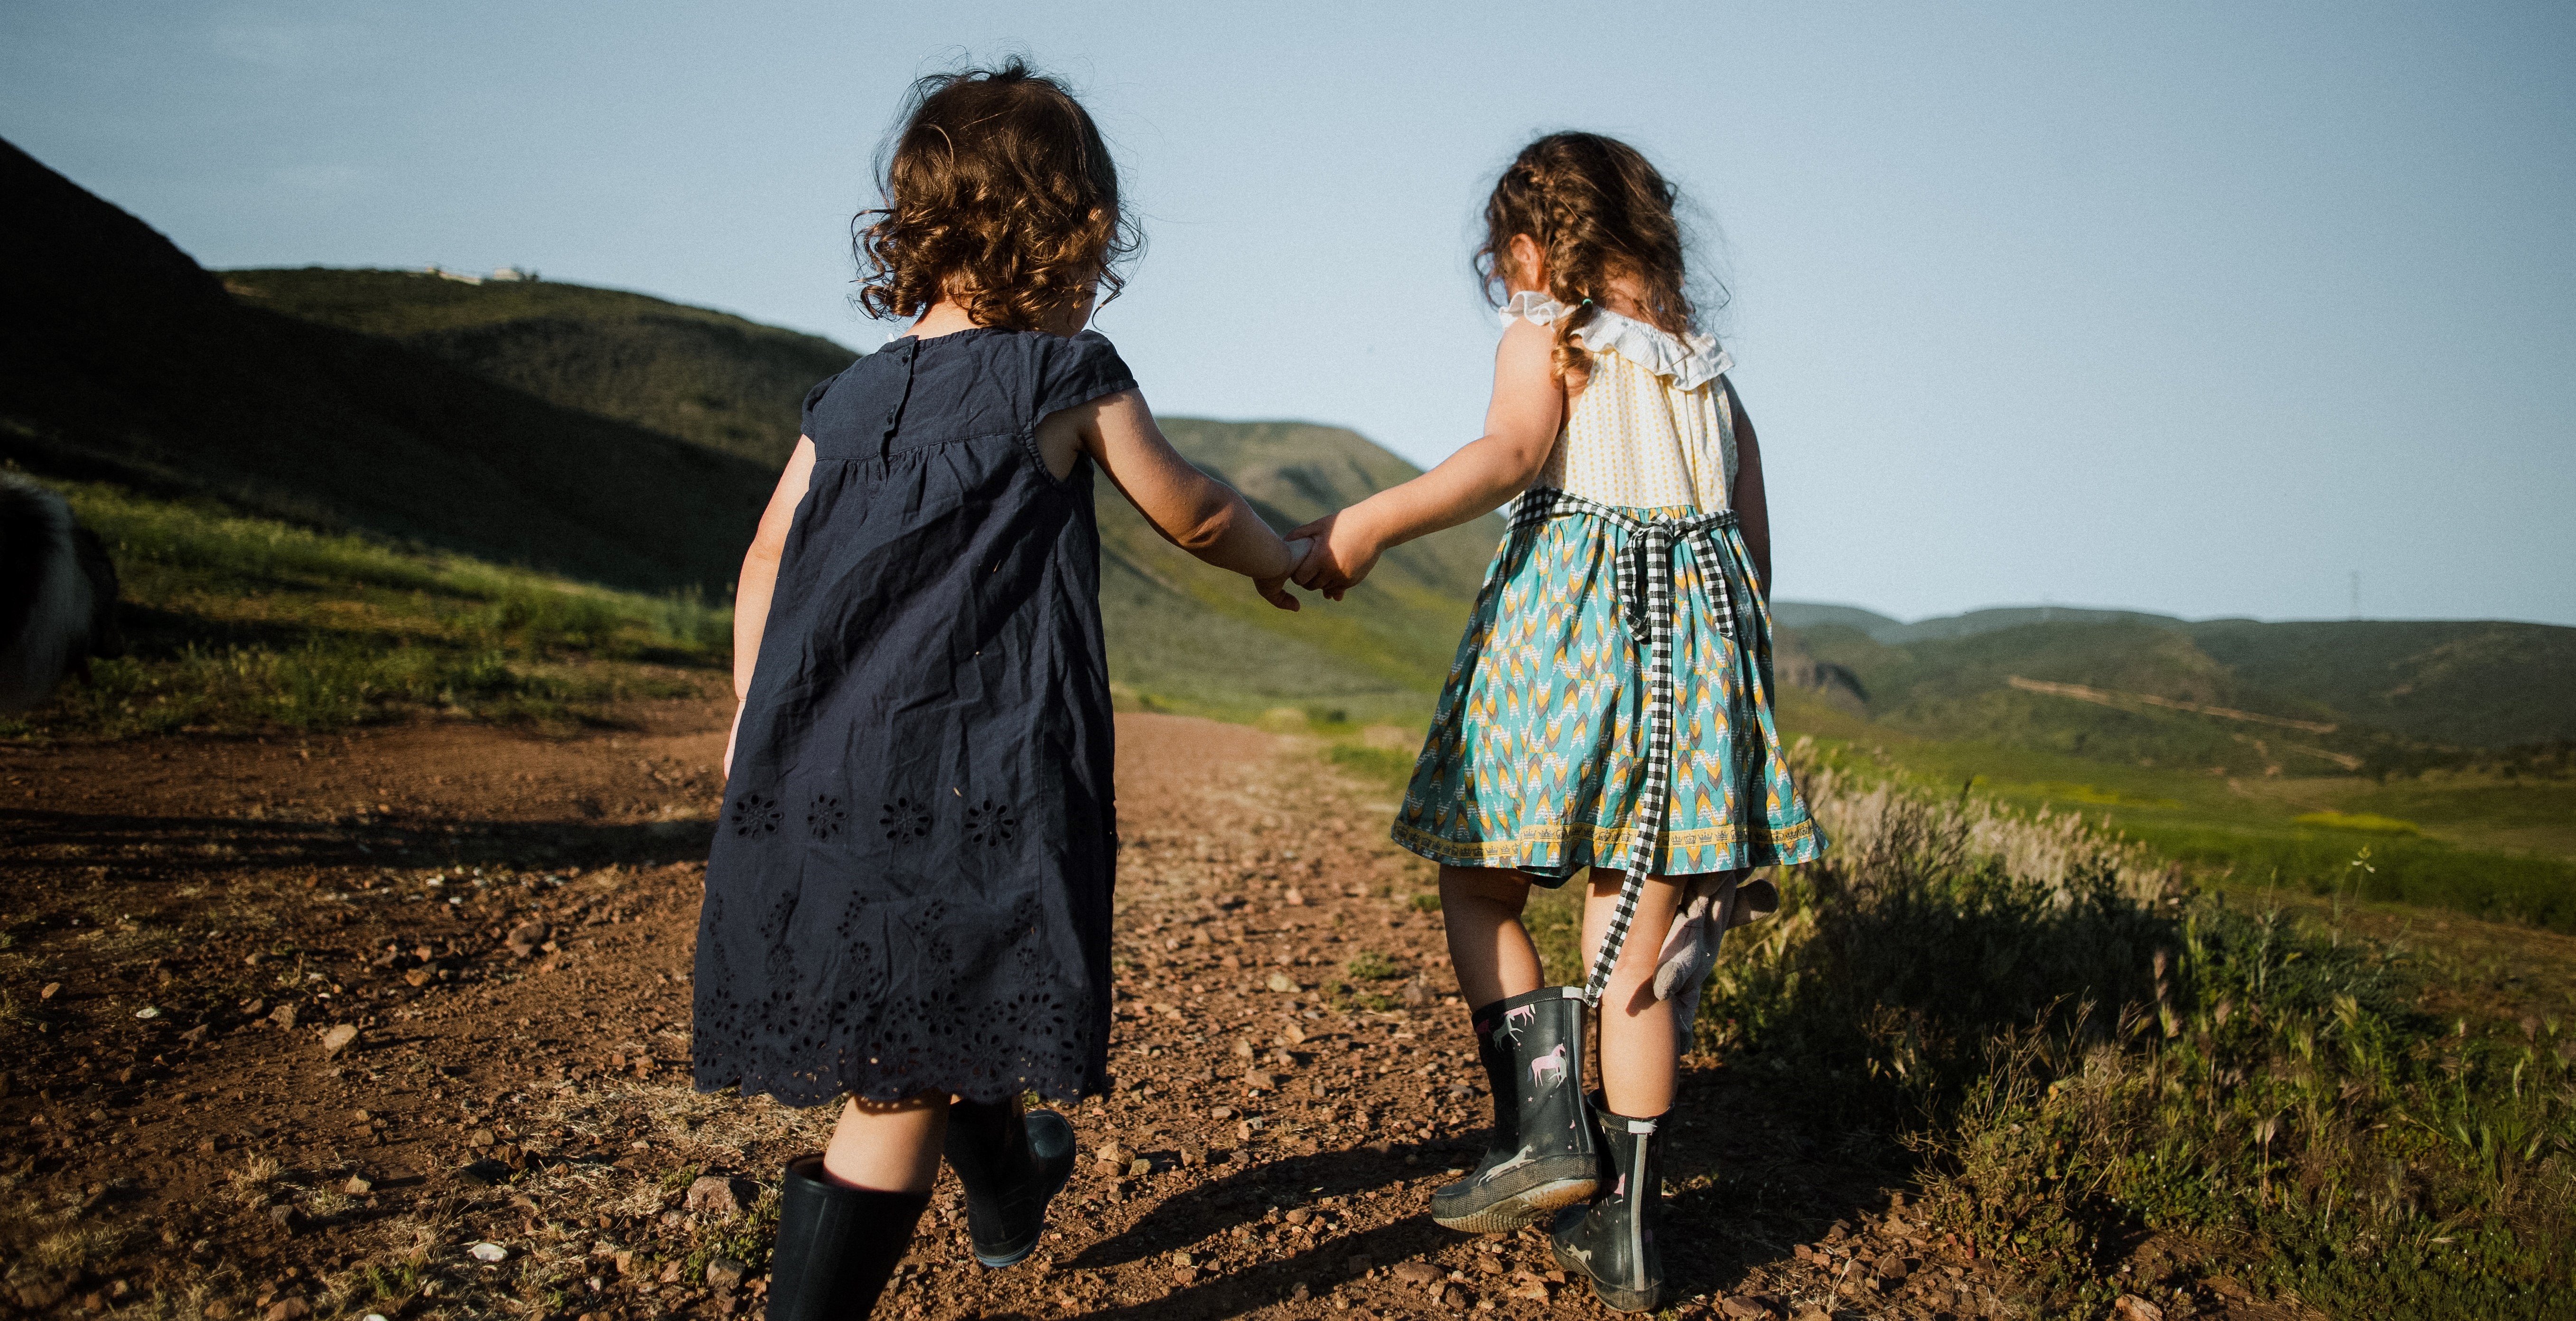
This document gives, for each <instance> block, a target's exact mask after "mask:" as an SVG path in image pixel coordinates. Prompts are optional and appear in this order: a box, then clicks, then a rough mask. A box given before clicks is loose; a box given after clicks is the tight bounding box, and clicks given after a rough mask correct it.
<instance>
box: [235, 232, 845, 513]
mask: <svg viewBox="0 0 2576 1321" xmlns="http://www.w3.org/2000/svg"><path fill="white" fill-rule="evenodd" d="M223 280H224V287H225V288H226V289H228V290H230V291H231V292H232V294H233V295H234V296H235V297H236V298H237V299H239V300H241V301H242V302H245V303H247V304H249V305H251V306H253V307H262V308H268V309H271V310H274V311H278V312H283V313H285V314H286V315H288V316H291V317H295V318H297V319H298V320H302V321H309V322H313V323H316V324H319V325H325V326H331V327H334V328H337V329H340V330H347V331H352V332H355V333H357V334H361V335H368V336H373V337H375V338H378V339H385V340H391V341H392V342H394V343H397V344H400V345H402V346H403V347H405V348H409V349H413V350H415V351H418V352H420V353H423V354H426V355H428V356H430V357H433V358H436V359H438V360H440V361H441V362H445V363H448V364H450V365H452V366H455V367H458V368H461V369H463V370H465V371H469V372H472V373H473V374H475V375H477V376H480V377H483V378H484V379H486V380H489V381H492V382H495V383H497V384H500V385H505V386H508V387H510V388H512V389H515V390H519V391H522V392H524V393H526V394H529V395H533V396H535V397H537V398H540V399H544V400H546V401H547V402H549V403H552V404H555V405H556V406H558V407H562V408H568V409H572V410H574V411H576V412H581V413H587V414H590V415H592V416H595V417H602V418H609V419H613V420H616V421H620V422H627V423H632V424H633V425H635V426H639V427H643V428H645V429H647V430H651V431H656V432H660V433H661V434H663V435H666V436H672V437H675V438H678V439H681V440H686V441H689V442H691V443H694V444H697V445H700V446H703V447H705V448H707V449H711V450H714V451H716V452H718V453H721V454H729V455H734V456H737V457H740V458H745V459H749V460H751V461H752V462H754V463H756V464H759V465H761V466H763V467H766V468H768V469H770V470H771V471H773V472H774V471H775V470H776V469H777V468H778V467H779V466H780V465H782V464H784V463H786V462H787V455H788V452H789V451H790V450H793V449H794V448H795V447H796V419H797V403H798V401H800V400H802V399H803V398H804V396H805V391H806V390H807V389H809V388H811V387H812V386H813V384H814V383H815V382H816V381H819V380H822V379H823V378H824V377H826V376H830V375H831V374H833V373H834V372H837V371H839V370H841V369H842V368H844V367H847V366H849V365H850V360H851V359H852V358H853V357H856V356H857V355H856V354H855V353H853V352H852V351H851V350H849V349H846V348H843V347H842V346H841V345H838V344H835V343H833V342H832V341H830V340H828V339H823V338H821V337H819V336H814V335H802V334H798V333H796V332H795V331H792V330H781V329H779V328H777V327H776V326H764V325H761V324H760V323H758V322H756V321H745V320H743V319H742V318H741V317H737V316H730V315H727V314H725V313H722V312H712V311H709V310H707V309H705V308H700V307H686V306H683V305H681V304H678V303H668V302H664V301H663V300H661V299H659V298H649V297H646V296H645V295H643V294H630V293H624V292H621V291H618V290H615V289H593V288H590V287H588V286H585V285H578V284H556V283H545V282H537V281H530V282H507V283H502V282H493V283H486V284H480V285H469V284H464V283H460V282H458V281H454V280H449V279H444V278H441V277H439V276H437V275H432V274H429V273H427V272H419V271H367V270H331V269H325V268H322V267H308V268H305V269H300V270H235V271H225V272H223ZM782 401H783V404H784V406H783V407H782Z"/></svg>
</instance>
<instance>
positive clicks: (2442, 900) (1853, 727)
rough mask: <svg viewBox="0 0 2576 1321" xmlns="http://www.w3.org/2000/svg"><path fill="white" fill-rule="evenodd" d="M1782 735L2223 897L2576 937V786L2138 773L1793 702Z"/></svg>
mask: <svg viewBox="0 0 2576 1321" xmlns="http://www.w3.org/2000/svg"><path fill="white" fill-rule="evenodd" d="M1781 724H1782V726H1783V728H1784V729H1785V730H1786V731H1788V732H1791V733H1796V734H1805V735H1809V736H1812V737H1814V738H1815V739H1816V740H1817V741H1818V742H1819V743H1820V744H1822V745H1824V746H1826V747H1828V748H1832V749H1837V750H1843V751H1848V752H1850V753H1852V754H1855V755H1857V756H1860V757H1862V758H1864V759H1865V760H1867V761H1869V762H1870V763H1872V764H1875V765H1879V766H1883V767H1885V768H1887V769H1889V770H1890V771H1893V772H1896V773H1898V774H1900V775H1902V776H1904V777H1905V778H1907V779H1909V780H1912V781H1914V782H1917V783H1919V784H1922V785H1924V786H1926V787H1938V788H1941V789H1944V790H1946V791H1949V792H1954V793H1956V792H1965V793H1967V794H1969V795H1971V796H1974V797H1979V798H1992V799H1994V800H1996V801H1999V802H2004V803H2010V804H2013V805H2015V806H2018V807H2022V808H2026V809H2037V808H2040V807H2043V806H2045V807H2051V808H2055V809H2058V810H2062V811H2068V812H2075V813H2080V814H2082V815H2083V816H2085V817H2086V818H2087V819H2089V820H2092V821H2094V822H2097V823H2099V824H2101V825H2103V826H2105V827H2107V828H2110V829H2114V830H2117V831H2120V832H2122V833H2125V834H2127V835H2129V836H2130V837H2132V838H2135V839H2138V840H2140V841H2142V842H2145V843H2147V844H2149V845H2152V846H2153V847H2154V848H2155V849H2156V850H2157V851H2158V852H2159V853H2161V854H2163V855H2164V856H2166V857H2169V858H2172V859H2174V860H2175V861H2178V862H2181V863H2184V864H2186V865H2187V866H2190V867H2192V868H2193V869H2194V870H2195V872H2197V873H2198V874H2199V875H2201V876H2202V877H2204V878H2206V879H2207V880H2208V881H2209V882H2210V883H2212V884H2215V885H2219V886H2223V887H2229V888H2236V889H2244V888H2247V887H2262V886H2274V885H2277V886H2285V887H2289V888H2291V889H2294V890H2299V891H2303V892H2306V893H2310V894H2316V895H2334V894H2338V893H2341V894H2344V895H2347V896H2350V897H2352V898H2356V899H2365V900H2376V901H2384V902H2400V903H2409V904H2419V905H2427V906H2433V907H2440V908H2448V909H2454V910H2457V911H2460V912H2464V913H2469V914H2472V915H2475V916H2480V917H2486V918H2492V919H2496V920H2501V921H2512V922H2523V923H2529V924H2532V925H2537V926H2543V927H2547V928H2549V929H2551V930H2555V931H2563V932H2576V776H2571V775H2569V774H2567V773H2565V772H2564V771H2559V772H2557V773H2555V774H2540V775H2515V776H2509V775H2504V774H2500V773H2497V772H2494V771H2489V770H2479V769H2464V770H2457V771H2441V770H2435V771H2427V772H2424V773H2423V774H2421V775H2418V776H2414V777H2404V776H2398V777H2392V778H2390V779H2388V780H2386V781H2380V780H2376V779H2372V778H2370V777H2366V776H2359V775H2338V776H2303V777H2288V776H2279V777H2267V776H2259V775H2257V776H2241V775H2231V774H2226V773H2223V772H2221V773H2212V772H2211V771H2209V770H2205V769H2197V768H2183V767H2173V766H2137V765H2131V764H2123V763H2120V762H2115V761H2104V760H2096V759H2091V758H2084V757H2078V756H2074V755H2071V754H2067V753H2059V752H2051V751H2047V750H2044V749H2039V748H2031V747H2015V746H2010V745H2005V744H1998V743H1991V742H1979V741H1969V740H1938V739H1926V738H1920V737H1915V736H1912V735H1909V734H1907V733H1905V732H1903V731H1901V730H1895V729H1889V728H1887V727H1885V726H1882V725H1878V724H1875V723H1872V722H1869V721H1866V720H1862V719H1859V718H1857V717H1855V716H1853V715H1851V714H1850V713H1848V712H1846V711H1842V710H1838V709H1836V708H1833V707H1831V706H1828V705H1826V704H1824V703H1822V702H1820V701H1817V700H1815V699H1814V698H1813V697H1811V696H1810V695H1808V694H1804V693H1798V692H1791V693H1787V694H1784V697H1783V701H1782V706H1781ZM2337 817H2341V818H2344V819H2343V820H2341V821H2337V820H2336V818H2337ZM2353 818H2377V819H2376V820H2354V819H2353ZM2365 849H2366V850H2368V856H2367V857H2364V856H2363V850H2365Z"/></svg>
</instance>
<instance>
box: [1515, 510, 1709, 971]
mask: <svg viewBox="0 0 2576 1321" xmlns="http://www.w3.org/2000/svg"><path fill="white" fill-rule="evenodd" d="M1567 514H1590V515H1592V516H1593V517H1595V518H1599V519H1603V520H1605V521H1607V522H1611V523H1616V524H1618V525H1619V526H1620V527H1623V528H1626V529H1627V531H1628V548H1627V550H1626V552H1625V553H1623V554H1621V555H1620V556H1619V557H1618V560H1617V566H1618V582H1619V609H1620V612H1621V613H1622V614H1623V615H1624V616H1625V617H1626V619H1627V622H1628V636H1629V637H1630V638H1632V639H1638V640H1642V641H1644V642H1645V644H1646V652H1647V660H1646V755H1645V757H1644V758H1642V760H1643V762H1644V766H1643V767H1642V768H1641V773H1642V774H1643V775H1644V777H1645V783H1644V785H1643V786H1642V787H1640V789H1639V790H1638V794H1637V817H1636V823H1635V826H1634V827H1633V828H1632V829H1631V830H1630V831H1629V833H1628V875H1627V879H1626V880H1625V881H1624V882H1622V883H1621V884H1620V886H1619V904H1618V907H1617V908H1615V909H1613V910H1612V911H1611V914H1610V930H1609V933H1608V934H1607V935H1606V936H1605V937H1603V939H1602V941H1601V950H1600V952H1599V953H1598V954H1596V955H1594V956H1593V959H1592V972H1591V975H1589V976H1587V977H1586V978H1584V981H1583V1002H1584V1003H1585V1004H1586V1005H1597V1004H1599V1003H1601V993H1602V991H1604V990H1605V989H1607V988H1608V987H1609V985H1610V970H1611V969H1612V968H1613V967H1616V966H1617V965H1618V962H1619V951H1620V949H1621V948H1623V947H1624V946H1626V944H1627V943H1628V924H1629V923H1630V922H1631V921H1633V920H1635V918H1636V916H1637V900H1638V898H1639V897H1640V896H1642V895H1644V894H1645V892H1646V878H1647V877H1649V876H1651V875H1653V874H1654V871H1655V865H1656V864H1657V863H1658V862H1659V861H1660V860H1661V859H1662V858H1663V853H1664V827H1665V824H1666V818H1668V817H1669V816H1670V815H1671V812H1672V802H1671V799H1672V778H1673V720H1674V711H1673V708H1674V706H1675V701H1674V695H1673V548H1674V547H1675V546H1677V545H1680V544H1682V543H1684V542H1688V543H1689V544H1690V547H1691V550H1692V552H1693V555H1694V557H1695V558H1696V559H1697V560H1698V562H1699V571H1700V578H1701V581H1702V582H1704V583H1706V584H1707V585H1708V590H1709V596H1710V597H1711V599H1712V601H1713V602H1714V603H1715V605H1716V606H1717V620H1718V631H1719V632H1720V633H1722V634H1723V635H1724V636H1725V637H1726V638H1727V639H1728V640H1729V641H1734V640H1736V639H1737V633H1736V618H1737V610H1736V603H1735V584H1734V581H1733V579H1732V578H1731V577H1730V576H1729V575H1728V574H1727V573H1726V571H1725V569H1724V567H1723V566H1724V564H1725V561H1724V560H1722V559H1720V558H1718V550H1717V538H1716V537H1715V536H1714V535H1713V534H1714V533H1715V531H1716V530H1717V529H1719V528H1728V527H1733V526H1735V521H1736V520H1735V512H1734V511H1733V510H1722V511H1720V512H1718V513H1714V514H1697V515H1693V516H1692V517H1689V518H1676V519H1647V518H1639V517H1637V516H1636V514H1635V512H1634V511H1631V510H1626V509H1621V508H1618V507H1616V506H1613V505H1605V504H1602V503H1600V502H1598V501H1594V500H1586V499H1584V498H1583V497H1582V496H1579V495H1574V494H1571V493H1569V492H1565V491H1559V490H1555V489H1553V488H1550V487H1543V486H1540V487H1532V488H1530V490H1529V491H1527V492H1526V493H1524V494H1523V495H1522V496H1521V498H1520V503H1519V505H1518V506H1517V507H1515V508H1514V509H1513V511H1512V532H1513V533H1514V534H1515V535H1517V534H1519V533H1521V532H1523V531H1524V530H1527V529H1531V528H1536V527H1537V526H1539V525H1540V524H1542V523H1545V522H1546V521H1547V520H1549V519H1551V518H1558V517H1562V516H1564V515H1567ZM1641 587H1642V590H1640V589H1641Z"/></svg>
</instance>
